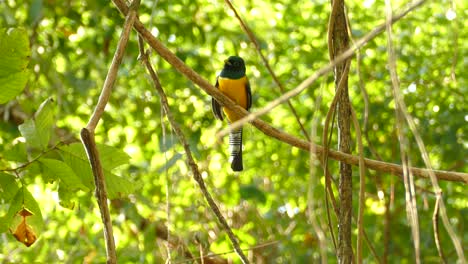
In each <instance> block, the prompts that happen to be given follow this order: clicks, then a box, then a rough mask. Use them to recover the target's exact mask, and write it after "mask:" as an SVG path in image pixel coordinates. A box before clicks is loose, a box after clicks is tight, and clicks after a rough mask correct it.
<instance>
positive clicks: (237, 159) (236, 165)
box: [229, 128, 244, 171]
mask: <svg viewBox="0 0 468 264" xmlns="http://www.w3.org/2000/svg"><path fill="white" fill-rule="evenodd" d="M229 149H230V151H231V157H230V158H229V161H230V162H231V168H232V170H233V171H242V170H243V169H244V166H243V164H242V128H240V129H238V130H234V131H231V133H229Z"/></svg>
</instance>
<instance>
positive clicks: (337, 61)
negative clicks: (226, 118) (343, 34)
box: [216, 0, 426, 137]
mask: <svg viewBox="0 0 468 264" xmlns="http://www.w3.org/2000/svg"><path fill="white" fill-rule="evenodd" d="M425 1H426V0H419V1H416V2H414V3H411V4H410V5H409V7H408V9H406V10H405V11H403V12H401V13H400V14H397V15H395V16H393V17H392V21H391V23H392V24H393V23H395V22H397V21H398V20H400V19H401V18H403V17H404V16H405V15H406V14H408V13H409V12H411V11H412V10H414V9H415V8H417V7H419V6H420V5H422V4H423V3H424V2H425ZM385 27H386V23H383V24H381V25H379V26H377V27H375V28H374V29H373V30H372V31H371V32H369V33H367V35H365V36H364V37H363V38H361V39H359V40H358V41H356V43H355V45H354V46H352V47H351V48H349V49H348V50H346V51H345V52H343V53H341V54H339V55H338V56H336V57H335V58H334V60H333V61H331V62H330V63H329V64H327V65H325V66H324V67H322V68H320V69H319V70H317V71H316V72H314V74H312V75H311V76H310V77H309V78H307V79H306V80H304V81H303V82H302V83H301V84H299V86H297V87H296V88H294V89H292V90H290V91H289V92H287V93H285V94H283V95H282V96H280V97H278V98H277V99H276V100H273V101H271V102H270V103H269V104H268V105H266V106H265V107H263V108H262V109H260V110H258V111H256V112H253V113H249V114H248V115H245V114H244V115H243V116H244V117H243V118H242V119H240V120H238V121H236V122H234V123H232V124H231V126H230V129H237V128H239V127H241V126H243V125H244V124H245V123H249V122H251V121H253V120H254V119H256V118H258V117H260V116H262V115H264V114H266V113H268V112H270V111H271V110H272V109H274V108H275V107H277V106H278V105H280V104H282V103H284V102H285V101H287V100H288V99H289V98H291V97H294V96H296V95H298V94H300V93H301V92H302V91H304V90H305V89H307V88H308V87H309V86H310V85H312V84H313V83H314V82H315V81H316V80H317V79H318V78H320V77H321V76H322V75H324V74H326V73H328V72H330V71H331V70H333V69H334V68H335V66H336V65H338V64H340V63H342V62H343V61H345V60H347V59H348V58H350V57H351V56H353V55H354V52H355V51H356V50H357V49H360V48H361V47H363V46H364V45H365V44H367V42H369V41H370V40H372V39H373V38H375V37H376V36H377V35H379V34H380V33H382V32H383V31H384V30H385ZM216 99H218V98H216ZM220 103H221V102H220ZM224 106H227V107H228V108H229V109H231V110H232V108H231V107H230V106H229V105H224ZM227 134H229V129H224V130H222V131H221V132H220V133H218V136H220V137H221V136H225V135H227Z"/></svg>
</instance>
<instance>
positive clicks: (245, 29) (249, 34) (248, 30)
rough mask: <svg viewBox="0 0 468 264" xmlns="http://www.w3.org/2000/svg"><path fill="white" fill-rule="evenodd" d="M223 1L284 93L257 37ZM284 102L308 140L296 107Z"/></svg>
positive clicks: (227, 1) (284, 90)
mask: <svg viewBox="0 0 468 264" xmlns="http://www.w3.org/2000/svg"><path fill="white" fill-rule="evenodd" d="M224 2H226V4H227V5H228V6H229V8H231V10H232V12H234V15H235V16H236V18H237V20H239V23H240V25H241V28H242V29H243V30H244V32H245V34H247V36H248V37H249V39H250V41H251V42H252V43H253V44H254V46H255V49H256V50H257V53H258V54H259V55H260V58H261V59H262V61H263V64H264V65H265V67H266V68H267V70H268V72H269V73H270V75H271V77H272V78H273V81H274V82H275V83H276V86H278V88H279V89H280V91H281V93H283V94H284V93H285V92H286V89H285V88H284V86H283V84H282V83H281V82H280V80H279V78H278V76H276V74H275V72H274V71H273V69H272V68H271V66H270V63H269V62H268V60H267V59H266V57H265V55H263V52H262V49H261V47H260V45H259V44H258V41H257V39H256V38H255V34H254V33H253V32H252V30H250V28H249V27H248V26H247V24H246V23H245V21H244V20H243V19H242V18H241V16H240V15H239V14H238V13H237V10H236V9H235V8H234V6H233V5H232V3H231V1H230V0H224ZM286 103H287V104H288V106H289V109H291V112H292V114H293V115H294V117H295V118H296V122H297V123H298V124H299V127H300V128H301V131H302V134H303V135H304V137H305V138H306V139H307V140H308V141H310V138H309V134H308V133H307V131H306V129H305V127H304V125H303V124H302V122H301V119H300V118H299V115H298V114H297V112H296V109H295V108H294V106H293V105H292V103H291V101H290V100H287V101H286Z"/></svg>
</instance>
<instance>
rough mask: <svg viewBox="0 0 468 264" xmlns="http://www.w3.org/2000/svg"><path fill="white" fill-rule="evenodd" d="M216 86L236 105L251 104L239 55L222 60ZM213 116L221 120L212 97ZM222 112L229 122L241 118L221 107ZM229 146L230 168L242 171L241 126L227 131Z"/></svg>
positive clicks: (249, 105) (243, 65)
mask: <svg viewBox="0 0 468 264" xmlns="http://www.w3.org/2000/svg"><path fill="white" fill-rule="evenodd" d="M215 86H216V88H218V89H219V90H220V91H221V92H222V93H223V94H225V95H226V96H227V97H229V98H231V100H233V101H234V102H236V103H237V104H238V105H240V106H242V107H243V108H245V109H246V110H249V109H250V107H251V106H252V94H251V92H250V84H249V80H248V79H247V76H245V63H244V60H243V59H242V58H241V57H238V56H230V57H229V58H228V59H227V60H225V61H224V67H223V70H222V71H221V73H220V74H219V76H218V77H217V78H216V85H215ZM211 105H212V107H213V114H214V116H215V117H216V118H217V119H219V120H223V114H222V112H221V105H220V104H219V103H218V102H217V101H216V100H215V99H214V98H212V99H211ZM222 110H223V112H224V114H226V117H227V119H228V122H229V123H232V122H234V121H237V120H239V119H241V117H240V116H239V115H237V114H236V113H234V112H233V111H231V110H229V109H227V108H225V107H223V108H222ZM229 148H230V150H231V157H230V159H229V160H230V162H231V168H232V170H233V171H242V170H243V169H244V166H243V165H242V128H239V129H237V130H231V132H230V133H229Z"/></svg>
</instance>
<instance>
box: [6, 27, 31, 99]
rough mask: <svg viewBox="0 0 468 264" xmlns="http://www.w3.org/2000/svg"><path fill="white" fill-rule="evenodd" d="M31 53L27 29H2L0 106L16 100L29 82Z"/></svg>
mask: <svg viewBox="0 0 468 264" xmlns="http://www.w3.org/2000/svg"><path fill="white" fill-rule="evenodd" d="M30 55H31V51H30V49H29V39H28V33H27V31H26V30H25V29H22V28H16V29H5V28H2V29H0V83H1V84H2V89H0V104H4V103H6V102H8V101H10V100H11V99H13V98H15V96H17V95H18V94H19V93H20V92H21V91H22V90H23V89H24V87H25V85H26V82H27V81H28V76H29V70H28V69H27V68H26V67H27V65H28V62H29V58H30Z"/></svg>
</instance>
